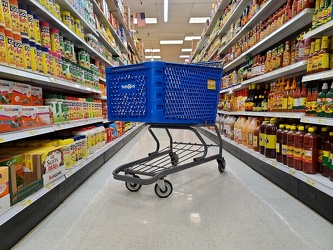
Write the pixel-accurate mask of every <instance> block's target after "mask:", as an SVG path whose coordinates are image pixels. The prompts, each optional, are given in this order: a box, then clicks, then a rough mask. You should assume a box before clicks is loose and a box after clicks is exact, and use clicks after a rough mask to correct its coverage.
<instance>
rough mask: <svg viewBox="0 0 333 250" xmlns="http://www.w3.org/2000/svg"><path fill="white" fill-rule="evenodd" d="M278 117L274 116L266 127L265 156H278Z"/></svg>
mask: <svg viewBox="0 0 333 250" xmlns="http://www.w3.org/2000/svg"><path fill="white" fill-rule="evenodd" d="M277 123H278V119H276V118H272V119H271V120H270V123H269V124H267V126H266V128H265V154H264V155H265V157H267V158H276V131H277Z"/></svg>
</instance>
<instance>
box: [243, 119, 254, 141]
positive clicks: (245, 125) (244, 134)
mask: <svg viewBox="0 0 333 250" xmlns="http://www.w3.org/2000/svg"><path fill="white" fill-rule="evenodd" d="M251 121H252V117H249V118H248V119H247V121H246V122H245V124H244V126H243V128H242V144H243V146H245V147H246V145H247V127H248V126H249V125H250V123H251Z"/></svg>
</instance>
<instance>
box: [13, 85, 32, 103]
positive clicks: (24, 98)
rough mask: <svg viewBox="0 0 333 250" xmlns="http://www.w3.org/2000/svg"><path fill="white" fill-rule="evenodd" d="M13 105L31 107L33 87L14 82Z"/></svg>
mask: <svg viewBox="0 0 333 250" xmlns="http://www.w3.org/2000/svg"><path fill="white" fill-rule="evenodd" d="M12 104H14V105H22V106H31V105H32V101H31V85H29V84H23V83H18V82H13V94H12Z"/></svg>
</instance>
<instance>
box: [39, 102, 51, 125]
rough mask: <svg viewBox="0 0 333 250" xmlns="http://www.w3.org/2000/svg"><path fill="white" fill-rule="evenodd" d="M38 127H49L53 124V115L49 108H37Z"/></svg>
mask: <svg viewBox="0 0 333 250" xmlns="http://www.w3.org/2000/svg"><path fill="white" fill-rule="evenodd" d="M37 120H38V126H50V125H52V124H53V115H52V112H51V107H50V106H38V107H37Z"/></svg>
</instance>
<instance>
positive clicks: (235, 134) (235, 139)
mask: <svg viewBox="0 0 333 250" xmlns="http://www.w3.org/2000/svg"><path fill="white" fill-rule="evenodd" d="M240 120H241V117H238V119H237V121H236V122H235V125H234V141H238V124H239V122H240Z"/></svg>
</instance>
